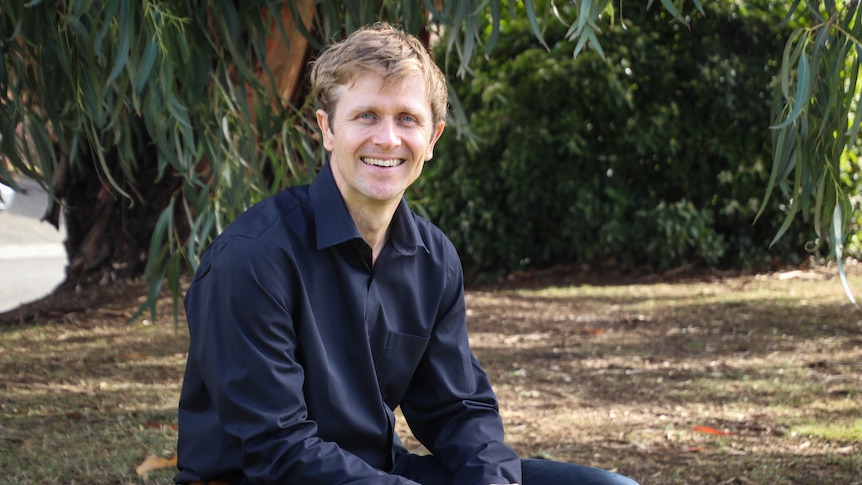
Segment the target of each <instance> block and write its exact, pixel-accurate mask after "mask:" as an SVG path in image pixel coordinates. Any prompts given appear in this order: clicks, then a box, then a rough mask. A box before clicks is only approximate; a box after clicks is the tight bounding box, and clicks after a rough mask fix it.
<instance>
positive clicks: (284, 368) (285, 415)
mask: <svg viewBox="0 0 862 485" xmlns="http://www.w3.org/2000/svg"><path fill="white" fill-rule="evenodd" d="M262 249H263V248H260V247H255V245H254V244H253V243H251V242H249V241H247V240H245V239H243V238H230V239H228V240H227V242H222V243H221V244H220V245H218V246H217V247H212V248H211V251H209V252H208V253H207V256H206V257H205V258H204V261H202V264H201V268H200V269H199V271H198V274H197V276H196V278H195V281H194V283H193V284H192V286H191V287H190V289H189V292H188V294H187V297H186V311H187V316H188V319H189V328H190V333H191V342H190V349H189V364H188V365H194V366H195V367H196V368H197V370H198V371H199V374H200V376H201V379H202V380H203V383H204V385H205V387H206V389H207V390H208V394H209V399H210V400H211V402H212V406H213V407H214V408H215V411H216V414H217V416H218V418H219V421H220V424H221V425H222V426H223V427H224V429H225V431H226V432H227V433H228V434H229V435H231V436H233V437H234V438H235V439H236V440H238V442H239V443H240V448H241V450H242V463H243V473H244V474H245V476H246V478H248V479H249V480H250V482H251V483H350V484H355V485H371V484H383V485H408V484H414V483H415V482H412V481H410V480H407V479H405V478H404V477H400V476H395V475H389V474H386V473H384V472H382V471H380V470H378V469H376V468H374V467H372V466H370V465H368V464H367V463H366V462H364V461H363V460H361V459H360V458H359V457H357V456H356V455H354V454H352V453H350V452H348V451H346V450H344V449H342V448H340V447H339V446H338V445H336V444H335V443H332V442H327V441H324V440H322V439H321V438H320V437H318V435H317V425H316V424H315V422H313V421H311V420H309V419H308V412H307V408H306V404H305V400H304V398H303V382H304V379H305V378H304V373H303V368H302V366H301V365H300V363H299V362H298V361H297V358H296V353H297V338H296V333H295V328H294V325H293V318H292V316H291V313H290V310H289V308H290V306H291V304H290V298H291V297H292V296H294V295H295V294H296V293H295V288H291V286H292V285H294V284H295V283H292V280H293V278H292V277H290V276H289V274H290V272H291V268H290V267H289V265H290V262H289V261H285V259H286V258H280V257H279V256H277V254H278V253H279V251H266V250H262ZM214 259H215V260H217V262H214ZM285 266H288V267H285ZM276 267H278V268H284V269H283V270H280V271H273V268H276ZM286 273H287V274H288V276H285V274H286Z"/></svg>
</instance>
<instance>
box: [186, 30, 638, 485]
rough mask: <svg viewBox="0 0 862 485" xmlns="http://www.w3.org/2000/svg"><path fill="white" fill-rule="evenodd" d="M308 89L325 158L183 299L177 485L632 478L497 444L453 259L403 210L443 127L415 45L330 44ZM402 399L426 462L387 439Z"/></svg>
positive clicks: (223, 240) (363, 36) (368, 35)
mask: <svg viewBox="0 0 862 485" xmlns="http://www.w3.org/2000/svg"><path fill="white" fill-rule="evenodd" d="M311 83H312V89H313V92H314V95H315V97H316V98H317V100H318V103H319V105H320V109H319V110H318V111H317V121H318V124H319V125H320V130H321V133H322V136H323V138H322V140H323V145H324V147H325V148H326V150H327V152H328V153H329V161H328V163H327V164H326V165H325V166H324V167H323V169H322V170H321V172H320V173H319V174H318V176H317V178H316V179H315V181H314V182H313V183H311V184H310V185H307V186H300V187H293V188H290V189H288V190H285V191H284V192H282V193H280V194H278V195H276V196H274V197H272V198H269V199H267V200H264V201H263V202H261V203H259V204H257V205H256V206H254V207H252V208H251V209H250V210H248V211H247V212H246V213H244V214H243V215H241V216H240V217H238V218H237V220H236V221H235V222H234V223H233V224H232V225H231V226H230V227H229V228H228V229H227V230H226V231H225V232H224V233H222V234H221V235H220V236H219V237H218V238H217V239H216V240H215V241H214V242H213V244H212V245H211V246H210V247H209V248H208V249H207V252H206V254H205V255H204V257H203V259H202V261H201V264H200V267H199V269H198V271H197V273H196V274H195V278H194V281H193V282H192V285H191V287H190V288H189V291H188V293H187V296H186V300H185V306H186V314H187V317H188V324H189V330H190V335H191V341H190V346H189V355H188V363H187V366H186V373H185V379H184V382H183V389H182V394H181V396H180V404H179V443H178V454H179V460H178V467H179V469H180V472H179V474H178V475H177V476H176V477H175V481H176V482H177V483H209V484H224V483H236V484H265V483H266V484H299V485H316V484H323V485H335V484H348V483H349V484H355V485H363V484H367V485H372V484H373V485H387V484H417V483H418V484H424V485H444V484H445V485H451V484H456V485H493V484H504V483H524V484H525V485H553V484H557V483H559V484H563V483H566V484H568V483H592V484H632V483H634V482H632V481H631V480H629V479H627V478H625V477H622V476H620V475H616V474H613V473H609V472H606V471H603V470H598V469H595V468H589V467H583V466H579V465H570V464H563V463H557V462H552V461H545V460H521V459H520V458H519V457H518V456H517V455H516V454H515V452H514V451H513V450H512V449H511V448H510V447H508V446H507V445H506V444H505V443H504V437H503V425H502V420H501V419H500V415H499V413H498V407H497V400H496V397H495V395H494V392H493V390H492V389H491V384H490V382H489V380H488V377H487V375H486V374H485V372H484V371H483V370H482V368H481V367H480V365H479V363H478V362H477V361H476V359H475V358H474V357H473V355H472V353H471V351H470V347H469V343H468V339H467V329H466V325H465V316H466V311H465V306H464V289H463V275H462V271H461V264H460V261H459V259H458V255H457V254H456V252H455V249H454V248H453V246H452V244H451V243H450V242H449V240H448V239H447V238H446V237H445V235H444V234H443V233H442V232H441V231H440V230H439V229H437V228H436V227H435V226H433V225H432V224H431V223H429V222H428V221H426V220H424V219H421V218H420V217H418V216H417V215H416V214H414V213H413V212H412V211H411V210H410V209H409V208H408V206H407V204H406V202H405V201H404V192H405V190H406V189H407V188H408V187H409V186H410V184H412V183H413V182H414V181H415V180H416V178H417V177H419V174H420V173H421V172H422V167H423V165H424V164H425V162H426V161H428V160H430V159H431V157H432V156H433V149H434V144H435V143H436V142H437V140H438V139H439V138H440V135H441V134H442V133H443V129H444V126H445V117H446V106H447V102H448V101H447V100H448V98H447V92H446V82H445V79H444V77H443V74H442V73H441V72H440V70H439V69H438V68H437V66H436V65H435V64H434V62H433V60H432V58H431V57H430V55H429V53H428V51H427V50H426V49H425V48H424V47H423V46H422V44H421V43H420V42H419V41H418V40H417V39H416V38H415V37H413V36H411V35H408V34H406V33H404V32H402V31H400V30H398V29H396V28H394V27H392V26H389V25H387V24H376V25H374V26H371V27H368V28H365V29H362V30H360V31H358V32H356V33H354V34H352V35H351V36H350V37H348V38H347V39H346V40H345V41H342V42H340V43H337V44H335V45H333V46H331V47H330V48H329V49H327V50H326V51H325V52H324V53H323V54H322V55H321V56H320V57H319V58H318V59H317V60H316V61H315V63H314V65H313V68H312V74H311ZM399 406H400V407H401V410H402V412H403V414H404V416H405V418H406V420H407V422H408V424H409V425H410V428H411V430H412V431H413V434H414V435H415V436H416V437H417V438H418V439H419V440H420V441H421V442H422V443H423V444H424V445H425V446H426V447H427V448H428V450H429V451H430V452H431V454H430V455H425V456H418V455H414V454H411V453H409V452H407V450H406V449H405V448H404V447H403V446H402V445H401V442H400V440H399V439H398V436H397V435H396V434H395V414H394V410H395V409H396V408H398V407H399ZM521 480H523V482H521Z"/></svg>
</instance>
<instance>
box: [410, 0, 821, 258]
mask: <svg viewBox="0 0 862 485" xmlns="http://www.w3.org/2000/svg"><path fill="white" fill-rule="evenodd" d="M560 14H561V16H562V17H563V22H560V23H556V24H550V25H549V26H548V28H547V30H545V32H544V37H545V40H546V42H547V43H548V45H549V46H550V52H546V51H544V50H543V49H541V48H539V47H537V46H536V45H535V44H534V43H532V42H530V41H529V36H528V35H527V34H528V33H529V28H530V27H529V25H528V24H527V23H526V22H524V21H512V22H506V23H505V24H504V27H503V29H502V32H503V34H502V36H501V38H500V40H499V42H498V47H497V50H495V53H494V56H493V57H492V58H488V59H485V60H481V61H477V62H476V63H475V64H474V65H473V70H474V72H475V74H476V75H475V77H473V78H470V79H468V80H466V81H463V82H455V83H454V90H455V92H456V94H457V95H458V97H459V99H460V101H461V103H462V105H463V107H464V110H465V112H466V113H468V115H469V120H470V128H471V130H472V132H473V134H475V136H476V137H477V140H478V142H477V143H476V144H473V145H467V147H465V140H463V139H459V138H458V137H455V136H452V135H451V134H449V135H445V136H444V139H443V140H442V141H441V143H440V144H439V145H438V147H437V150H436V155H435V161H433V162H431V164H429V165H428V168H427V174H426V175H425V179H424V181H421V182H420V186H419V193H420V194H421V196H422V197H421V202H422V204H424V205H425V207H426V208H427V210H428V213H429V216H430V217H431V218H432V219H433V220H435V221H436V222H437V223H438V224H440V225H441V226H442V227H443V228H444V230H446V231H447V232H448V233H449V234H450V235H451V236H452V238H453V240H454V242H455V244H456V246H458V247H459V249H460V250H461V253H462V257H464V259H465V266H466V267H468V269H469V270H471V271H472V272H475V273H488V272H505V271H511V270H516V269H519V268H523V267H525V266H545V265H549V264H554V263H561V262H578V263H584V262H587V263H590V262H598V261H604V260H608V259H613V260H616V261H618V262H620V263H622V264H625V265H626V266H629V267H638V268H645V269H654V268H659V269H661V268H667V267H671V266H677V265H682V264H687V263H692V262H702V263H705V264H709V265H717V266H728V265H733V266H740V265H759V264H762V263H765V262H767V261H768V260H771V259H773V258H783V259H785V260H790V261H794V260H798V259H799V258H801V257H803V256H804V242H805V241H808V240H810V239H811V235H810V234H809V233H808V232H807V231H806V228H805V227H803V226H802V225H801V224H799V223H798V222H797V223H794V224H793V225H792V226H791V230H790V231H789V232H788V235H789V236H791V237H785V238H783V239H781V240H780V241H779V242H778V243H776V244H775V245H774V246H773V247H772V248H771V249H770V248H769V247H768V245H769V241H770V240H771V239H772V237H773V236H774V235H775V234H776V232H777V231H778V229H779V226H780V223H781V220H777V219H779V218H775V217H773V218H772V219H769V218H764V219H762V220H760V221H759V222H758V223H757V224H753V221H754V217H755V215H756V214H757V211H758V210H759V209H760V208H761V206H760V200H761V198H762V195H763V190H764V187H766V184H767V181H768V177H769V173H768V165H769V159H770V158H771V157H770V149H771V142H770V137H769V136H770V134H769V132H768V130H767V128H768V124H769V113H770V102H771V98H770V95H769V93H768V86H769V83H770V81H771V79H772V77H773V76H775V75H776V74H777V69H778V62H777V59H776V52H780V51H781V46H782V44H783V40H782V39H783V38H784V37H785V36H786V35H787V32H786V31H783V30H781V29H776V28H775V26H776V25H777V24H778V23H779V22H780V20H781V17H776V16H775V15H770V14H769V12H768V11H765V10H756V9H752V8H751V6H749V11H748V12H746V15H743V14H742V12H741V11H740V10H739V9H737V8H735V7H734V6H733V5H730V6H722V5H715V4H710V5H709V6H708V10H707V13H706V15H705V16H704V17H702V18H697V19H695V20H693V21H692V23H691V26H690V28H687V27H686V26H685V25H683V24H681V23H679V22H673V21H672V19H671V17H670V16H669V14H668V13H667V12H665V11H663V10H657V9H652V10H648V9H645V10H638V11H632V9H629V10H628V11H627V13H626V15H625V17H624V20H623V21H622V22H620V23H617V24H614V25H610V26H608V27H607V29H606V30H605V31H604V32H603V33H602V39H603V40H602V45H603V49H602V56H603V58H602V56H600V55H599V53H598V52H597V51H586V52H582V53H580V54H579V55H578V56H577V57H573V56H572V51H571V45H570V43H568V42H564V38H565V34H566V25H567V22H566V15H570V14H571V13H570V12H566V11H561V12H560ZM764 210H765V211H766V212H768V213H770V214H779V211H780V210H781V204H780V203H779V202H778V201H775V200H773V201H771V205H769V206H768V207H765V208H764Z"/></svg>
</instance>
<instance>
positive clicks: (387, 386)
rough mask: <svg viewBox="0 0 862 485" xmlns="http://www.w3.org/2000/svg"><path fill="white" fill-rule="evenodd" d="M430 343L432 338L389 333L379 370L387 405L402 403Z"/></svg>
mask: <svg viewBox="0 0 862 485" xmlns="http://www.w3.org/2000/svg"><path fill="white" fill-rule="evenodd" d="M429 341H430V337H423V336H420V335H411V334H407V333H396V332H390V333H389V335H388V336H387V338H386V346H385V347H384V351H383V356H382V359H381V360H380V365H379V366H378V368H377V379H378V381H379V382H380V392H381V394H382V395H383V399H384V400H385V401H386V402H387V403H389V404H395V405H397V403H398V402H399V401H401V398H402V397H403V396H404V393H405V392H407V387H408V386H409V385H410V381H411V380H412V379H413V374H414V373H415V372H416V367H417V366H418V365H419V361H420V360H421V359H422V355H423V354H424V353H425V349H426V348H427V347H428V342H429Z"/></svg>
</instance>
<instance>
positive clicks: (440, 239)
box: [410, 210, 457, 257]
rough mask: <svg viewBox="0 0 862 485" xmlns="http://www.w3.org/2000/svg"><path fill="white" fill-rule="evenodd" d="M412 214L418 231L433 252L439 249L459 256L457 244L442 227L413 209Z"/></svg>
mask: <svg viewBox="0 0 862 485" xmlns="http://www.w3.org/2000/svg"><path fill="white" fill-rule="evenodd" d="M410 215H411V217H412V218H413V221H414V223H415V224H416V231H417V232H418V233H419V236H420V237H421V238H422V241H423V242H424V243H425V245H426V246H427V247H428V250H429V251H430V252H432V254H433V253H434V252H435V251H434V249H437V250H438V251H441V250H442V251H443V252H444V254H447V255H452V256H456V257H457V253H456V251H455V246H454V245H453V244H452V241H450V240H449V236H447V235H446V233H445V232H443V230H442V229H440V227H438V226H437V225H436V224H434V223H433V222H431V221H430V220H428V219H426V218H424V217H422V216H420V215H419V214H417V213H416V212H415V211H413V210H411V211H410Z"/></svg>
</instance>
